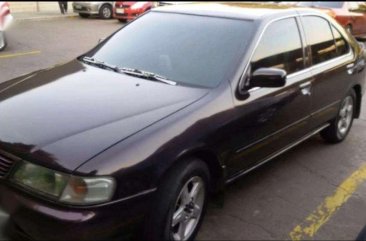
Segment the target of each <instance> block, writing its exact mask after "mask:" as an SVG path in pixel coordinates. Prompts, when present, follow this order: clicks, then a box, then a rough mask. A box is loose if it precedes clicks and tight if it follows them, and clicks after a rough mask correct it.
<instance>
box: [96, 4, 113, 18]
mask: <svg viewBox="0 0 366 241" xmlns="http://www.w3.org/2000/svg"><path fill="white" fill-rule="evenodd" d="M99 17H100V18H103V19H110V18H112V17H113V13H112V7H111V6H109V5H103V6H102V7H101V8H100V10H99Z"/></svg>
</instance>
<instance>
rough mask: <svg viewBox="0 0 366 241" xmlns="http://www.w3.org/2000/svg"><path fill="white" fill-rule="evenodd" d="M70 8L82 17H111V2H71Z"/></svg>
mask: <svg viewBox="0 0 366 241" xmlns="http://www.w3.org/2000/svg"><path fill="white" fill-rule="evenodd" d="M72 8H73V10H74V12H75V13H78V14H79V16H80V17H82V18H88V17H89V16H90V15H98V16H99V17H100V18H103V19H110V18H112V17H113V2H73V4H72Z"/></svg>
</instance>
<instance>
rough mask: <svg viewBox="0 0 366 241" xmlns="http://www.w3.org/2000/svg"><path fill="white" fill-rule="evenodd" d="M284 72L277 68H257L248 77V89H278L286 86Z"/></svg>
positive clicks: (285, 74)
mask: <svg viewBox="0 0 366 241" xmlns="http://www.w3.org/2000/svg"><path fill="white" fill-rule="evenodd" d="M286 77H287V73H286V71H284V70H282V69H277V68H259V69H257V70H256V71H254V73H253V74H252V76H251V77H250V80H249V87H250V88H253V87H267V88H278V87H283V86H285V85H286Z"/></svg>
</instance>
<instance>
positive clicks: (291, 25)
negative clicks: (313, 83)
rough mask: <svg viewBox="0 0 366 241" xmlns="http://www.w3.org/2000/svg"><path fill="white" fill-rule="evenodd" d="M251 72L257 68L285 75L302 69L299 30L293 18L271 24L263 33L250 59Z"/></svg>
mask: <svg viewBox="0 0 366 241" xmlns="http://www.w3.org/2000/svg"><path fill="white" fill-rule="evenodd" d="M251 67H252V72H254V71H255V70H256V69H259V68H264V67H265V68H279V69H283V70H285V71H286V72H287V74H291V73H294V72H296V71H299V70H302V69H304V58H303V51H302V43H301V38H300V34H299V29H298V26H297V22H296V20H295V18H288V19H283V20H279V21H277V22H274V23H272V24H271V25H270V26H269V27H268V28H267V29H266V31H265V32H264V34H263V36H262V38H261V40H260V42H259V44H258V47H257V49H256V51H255V53H254V55H253V58H252V65H251Z"/></svg>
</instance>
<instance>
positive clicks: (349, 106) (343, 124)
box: [320, 90, 356, 143]
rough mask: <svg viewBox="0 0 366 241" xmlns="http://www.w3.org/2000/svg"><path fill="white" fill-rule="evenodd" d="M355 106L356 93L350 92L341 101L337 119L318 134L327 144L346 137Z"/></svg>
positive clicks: (351, 122)
mask: <svg viewBox="0 0 366 241" xmlns="http://www.w3.org/2000/svg"><path fill="white" fill-rule="evenodd" d="M355 104H356V93H355V91H354V90H351V91H350V92H349V93H348V94H347V96H346V97H345V98H344V99H343V100H342V102H341V107H340V109H339V111H338V115H337V117H336V118H335V119H334V120H333V121H332V122H331V124H330V126H329V127H327V128H326V129H324V130H323V131H322V132H321V133H320V134H321V136H322V137H323V138H324V139H325V140H326V141H327V142H330V143H338V142H341V141H343V140H344V139H345V138H346V137H347V135H348V133H349V131H350V129H351V127H352V124H353V118H354V113H355Z"/></svg>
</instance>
